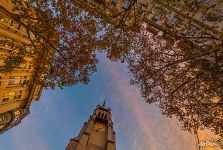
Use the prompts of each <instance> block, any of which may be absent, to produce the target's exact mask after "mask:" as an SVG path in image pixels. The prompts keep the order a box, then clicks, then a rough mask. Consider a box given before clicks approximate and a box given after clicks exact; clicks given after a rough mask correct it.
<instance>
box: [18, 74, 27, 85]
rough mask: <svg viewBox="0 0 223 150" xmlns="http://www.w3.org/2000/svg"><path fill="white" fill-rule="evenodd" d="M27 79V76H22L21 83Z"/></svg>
mask: <svg viewBox="0 0 223 150" xmlns="http://www.w3.org/2000/svg"><path fill="white" fill-rule="evenodd" d="M26 81H27V76H20V81H19V84H23V83H26Z"/></svg>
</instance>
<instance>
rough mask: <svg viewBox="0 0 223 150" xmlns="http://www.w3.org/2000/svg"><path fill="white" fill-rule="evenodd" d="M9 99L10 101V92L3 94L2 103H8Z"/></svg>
mask: <svg viewBox="0 0 223 150" xmlns="http://www.w3.org/2000/svg"><path fill="white" fill-rule="evenodd" d="M7 101H9V96H8V94H3V99H2V103H6V102H7Z"/></svg>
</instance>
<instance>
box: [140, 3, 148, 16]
mask: <svg viewBox="0 0 223 150" xmlns="http://www.w3.org/2000/svg"><path fill="white" fill-rule="evenodd" d="M146 8H147V6H146V5H144V4H142V3H140V4H139V13H140V14H142V13H144V12H145V11H146Z"/></svg>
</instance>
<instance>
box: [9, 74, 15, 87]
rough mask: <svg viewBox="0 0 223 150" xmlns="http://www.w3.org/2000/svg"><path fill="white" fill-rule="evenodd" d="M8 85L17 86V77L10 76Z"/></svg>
mask: <svg viewBox="0 0 223 150" xmlns="http://www.w3.org/2000/svg"><path fill="white" fill-rule="evenodd" d="M8 85H15V76H9V83H8Z"/></svg>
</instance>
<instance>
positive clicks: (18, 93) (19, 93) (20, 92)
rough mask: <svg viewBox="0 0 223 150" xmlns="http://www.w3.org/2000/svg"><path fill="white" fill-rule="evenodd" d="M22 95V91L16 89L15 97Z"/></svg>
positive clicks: (18, 97)
mask: <svg viewBox="0 0 223 150" xmlns="http://www.w3.org/2000/svg"><path fill="white" fill-rule="evenodd" d="M21 97H22V91H16V92H15V96H14V99H20V98H21Z"/></svg>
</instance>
